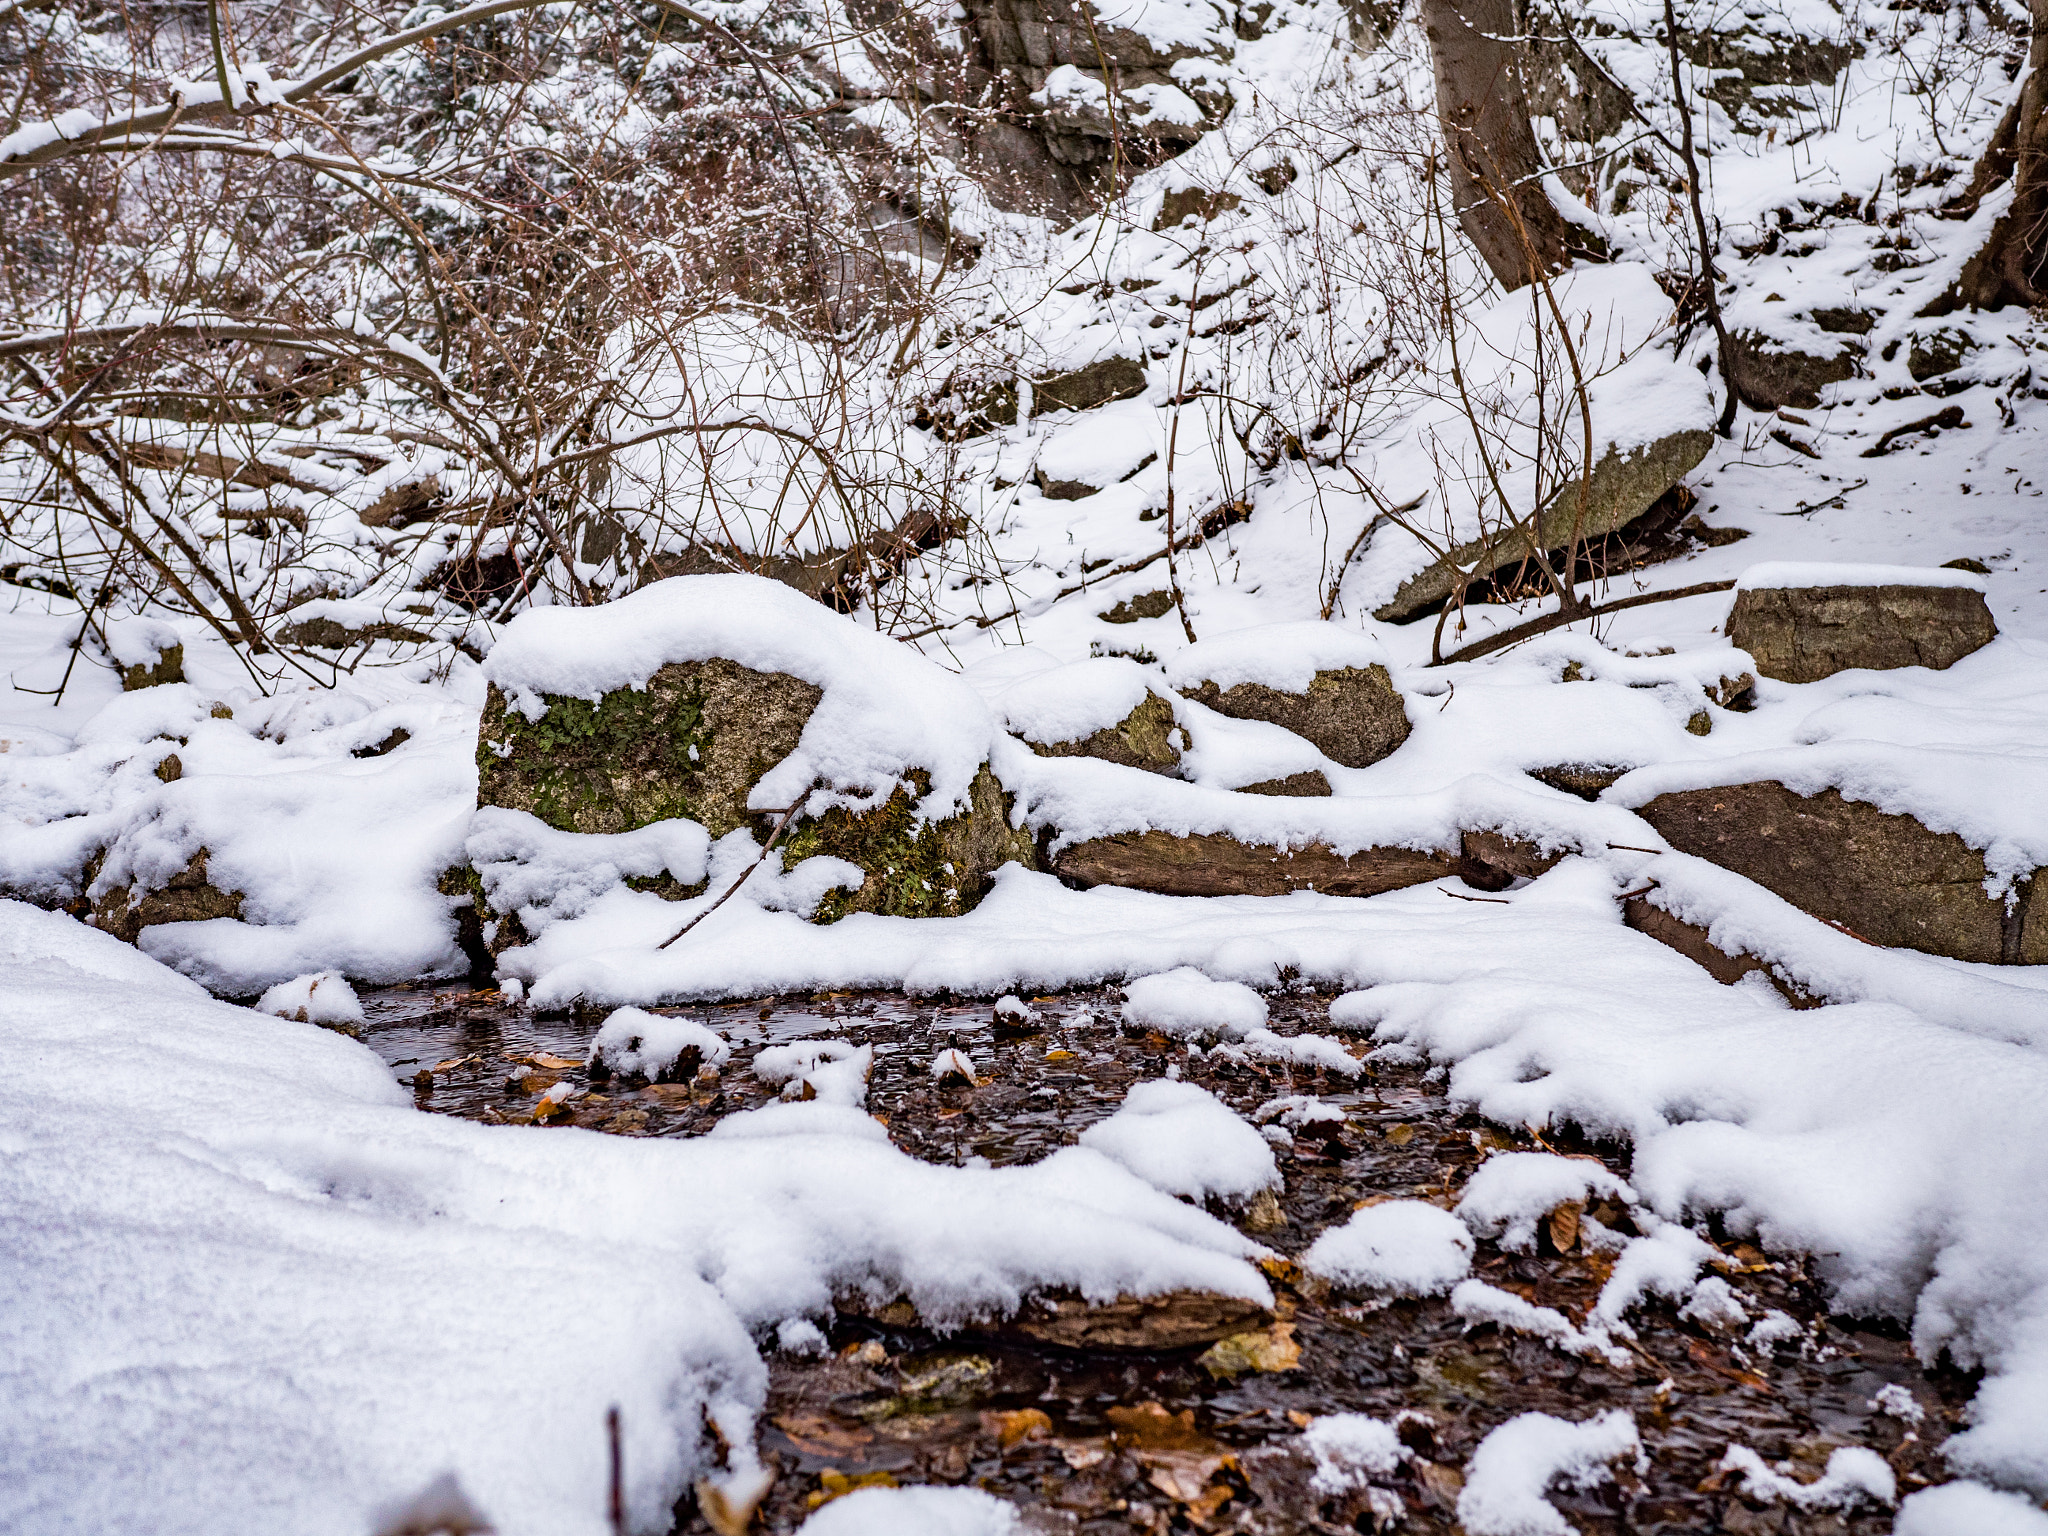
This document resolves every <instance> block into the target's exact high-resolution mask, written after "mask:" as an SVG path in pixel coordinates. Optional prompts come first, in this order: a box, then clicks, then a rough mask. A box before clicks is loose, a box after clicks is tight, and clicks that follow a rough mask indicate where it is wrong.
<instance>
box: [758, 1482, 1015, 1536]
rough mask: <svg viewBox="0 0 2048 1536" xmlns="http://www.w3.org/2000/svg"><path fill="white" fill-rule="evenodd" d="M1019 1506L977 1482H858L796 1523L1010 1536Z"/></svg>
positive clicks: (804, 1530)
mask: <svg viewBox="0 0 2048 1536" xmlns="http://www.w3.org/2000/svg"><path fill="white" fill-rule="evenodd" d="M1019 1529H1021V1522H1020V1520H1019V1519H1018V1516H1017V1511H1016V1510H1015V1509H1014V1508H1013V1507H1012V1506H1010V1505H1008V1504H1006V1503H1004V1502H1003V1501H1002V1500H1001V1499H999V1498H997V1497H996V1496H995V1495H994V1494H992V1493H983V1492H982V1491H981V1490H980V1489H979V1488H861V1489H858V1490H856V1491H855V1492H853V1493H849V1494H846V1495H845V1496H844V1497H841V1498H837V1499H834V1500H833V1501H832V1502H831V1503H829V1504H827V1505H826V1506H825V1507H824V1508H823V1509H821V1510H819V1511H818V1512H817V1513H816V1514H814V1515H812V1516H811V1517H810V1519H808V1520H806V1521H805V1522H804V1523H803V1524H802V1525H800V1526H798V1527H797V1530H798V1533H799V1536H1011V1533H1012V1532H1015V1531H1017V1530H1019Z"/></svg>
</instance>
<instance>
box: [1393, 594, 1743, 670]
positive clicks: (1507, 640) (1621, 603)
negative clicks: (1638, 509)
mask: <svg viewBox="0 0 2048 1536" xmlns="http://www.w3.org/2000/svg"><path fill="white" fill-rule="evenodd" d="M1734 586H1735V583H1734V582H1733V581H1732V580H1730V581H1702V582H1698V583H1695V584H1694V585H1692V586H1690V587H1674V588H1672V590H1671V591H1669V592H1642V593H1638V594H1637V595H1636V596H1634V597H1624V598H1619V599H1617V600H1616V601H1614V602H1611V603H1598V604H1596V605H1594V606H1593V607H1591V608H1581V609H1580V610H1579V611H1578V612H1577V613H1562V612H1560V613H1546V614H1544V615H1543V616H1542V617H1541V618H1535V619H1531V620H1529V622H1528V623H1526V624H1517V625H1516V626H1515V627H1514V628H1513V629H1504V630H1502V631H1501V632H1500V633H1499V634H1497V635H1488V636H1487V637H1486V638H1485V639H1484V640H1474V641H1473V642H1472V643H1471V644H1470V645H1466V646H1460V647H1459V648H1458V649H1457V650H1455V651H1453V652H1451V654H1450V655H1448V656H1446V657H1444V659H1443V660H1442V661H1433V662H1431V663H1430V665H1431V666H1433V667H1447V666H1449V665H1450V664H1451V663H1452V662H1454V661H1476V660H1478V659H1479V658H1480V657H1481V656H1489V655H1491V654H1492V653H1493V652H1495V651H1501V650H1506V649H1507V648H1508V647H1509V646H1511V645H1514V644H1516V643H1517V642H1519V641H1522V640H1527V639H1529V638H1530V637H1531V636H1532V635H1540V634H1542V633H1544V631H1546V630H1552V629H1558V628H1560V627H1562V626H1563V625H1566V624H1576V623H1578V622H1579V620H1581V619H1597V618H1599V617H1600V615H1602V614H1603V613H1619V612H1621V610H1622V609H1624V608H1641V607H1642V606H1643V605H1644V604H1646V603H1668V602H1671V601H1673V600H1674V599H1677V598H1681V597H1701V596H1704V595H1705V594H1706V593H1709V592H1728V591H1732V590H1733V589H1734Z"/></svg>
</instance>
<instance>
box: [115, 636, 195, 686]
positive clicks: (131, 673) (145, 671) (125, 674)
mask: <svg viewBox="0 0 2048 1536" xmlns="http://www.w3.org/2000/svg"><path fill="white" fill-rule="evenodd" d="M183 681H185V647H184V646H183V645H167V646H165V647H163V648H162V649H161V650H159V651H158V652H157V653H156V660H155V661H153V662H137V663H135V664H134V665H133V666H124V667H122V668H121V691H122V692H123V693H134V692H136V691H137V690H138V689H142V688H160V687H162V686H163V685H164V684H166V683H182V682H183Z"/></svg>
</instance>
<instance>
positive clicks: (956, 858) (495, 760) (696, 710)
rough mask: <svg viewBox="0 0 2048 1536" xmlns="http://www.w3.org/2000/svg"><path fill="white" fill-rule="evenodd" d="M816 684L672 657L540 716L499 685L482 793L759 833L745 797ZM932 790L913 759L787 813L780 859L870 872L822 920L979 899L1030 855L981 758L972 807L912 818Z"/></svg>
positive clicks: (605, 815)
mask: <svg viewBox="0 0 2048 1536" xmlns="http://www.w3.org/2000/svg"><path fill="white" fill-rule="evenodd" d="M822 696H823V695H822V693H821V692H820V690H819V689H818V688H817V687H816V686H815V685H813V684H811V683H807V682H804V681H803V680H802V679H801V678H795V677H791V676H788V675H787V674H785V673H780V672H756V671H754V670H752V669H751V668H748V667H743V666H741V665H739V663H737V662H733V661H727V660H724V659H715V660H712V661H705V662H671V663H670V664H669V665H667V666H665V667H663V668H661V669H660V670H659V671H657V672H656V673H655V674H654V675H653V676H652V677H651V678H649V679H648V681H647V685H646V687H645V688H644V689H631V688H621V689H617V690H614V691H613V692H611V693H607V694H606V695H604V697H603V698H602V699H600V700H599V701H598V702H597V703H596V704H595V705H593V704H591V703H590V702H589V701H588V700H585V699H574V698H565V697H558V696H554V695H549V696H547V702H548V710H547V712H546V713H545V714H543V715H542V716H541V718H540V719H539V720H537V721H529V720H528V719H527V718H526V717H525V716H524V715H523V714H521V713H520V712H519V711H518V710H515V709H511V708H509V707H508V705H507V701H506V699H505V697H504V695H503V694H502V693H500V692H499V690H498V689H496V688H495V687H494V688H492V690H491V692H490V697H489V700H488V702H487V703H486V705H485V707H484V715H483V721H482V724H481V728H480V731H479V735H478V743H477V769H478V791H477V793H478V799H479V801H480V802H481V803H482V804H484V805H500V806H506V807H508V808H510V809H512V810H520V811H527V812H529V813H531V814H532V815H534V816H537V817H539V818H540V819H541V820H542V821H544V822H546V823H547V824H548V825H549V826H552V827H556V828H559V829H561V830H562V831H565V832H629V831H631V830H633V829H634V828H635V827H644V826H647V825H648V824H649V823H651V822H656V821H665V820H668V819H670V818H673V817H684V818H687V819H689V820H691V821H696V822H699V823H701V824H702V825H703V826H704V828H705V829H706V830H707V831H709V832H710V833H711V835H712V836H713V837H714V838H716V837H722V836H724V835H725V834H726V833H728V832H731V831H733V830H735V829H736V828H740V827H747V828H751V829H752V830H754V831H755V832H756V833H757V834H763V833H765V832H766V831H767V830H768V827H769V826H770V824H772V822H773V821H774V820H775V819H776V818H774V817H772V816H769V815H767V814H765V813H762V812H755V811H749V810H748V809H747V796H748V794H749V793H750V792H751V791H752V789H753V787H754V784H755V783H756V782H757V781H758V780H759V779H760V777H761V776H762V775H763V774H764V773H766V772H767V771H768V770H769V769H770V768H773V767H774V766H775V765H776V764H777V763H779V762H781V761H782V759H783V758H785V757H787V756H788V755H789V754H790V753H791V752H792V751H794V750H795V748H796V744H797V740H798V738H799V737H800V736H801V735H802V734H803V729H804V725H805V723H806V722H807V721H808V720H809V719H810V717H811V712H812V711H813V710H814V709H816V708H817V705H818V701H819V699H820V698H821V697H822ZM930 790H931V781H930V779H929V778H928V777H927V776H926V775H925V774H924V772H923V770H921V769H913V770H911V772H910V773H909V774H908V775H907V776H906V779H905V782H904V783H902V784H900V785H898V787H897V789H896V791H895V792H894V793H893V794H892V795H890V796H889V798H888V799H886V800H885V801H883V802H882V804H881V805H879V806H877V807H875V808H874V809H872V810H869V811H865V812H861V813H859V814H855V813H853V812H852V811H849V810H846V809H844V808H834V809H832V810H830V811H827V812H826V813H825V814H824V815H823V816H821V817H818V818H815V819H807V820H803V821H799V822H797V823H796V824H795V825H794V827H793V828H792V829H791V830H790V832H789V833H788V835H787V836H786V837H785V839H784V840H783V843H782V845H781V852H782V856H783V861H784V864H785V866H786V867H794V866H795V865H796V864H798V863H800V862H801V861H803V860H804V859H807V858H811V857H813V856H815V855H819V854H825V855H829V856H831V857H834V858H840V859H845V860H847V861H849V862H850V863H853V864H856V865H858V866H859V867H860V868H861V869H862V870H863V871H864V872H865V874H866V879H865V880H864V881H863V883H862V884H861V885H860V887H859V888H858V889H856V890H840V891H834V892H832V893H830V894H828V895H827V896H826V897H825V899H824V901H823V902H822V903H821V904H820V906H819V909H818V911H817V914H816V917H817V920H818V921H820V922H832V921H835V920H837V919H838V918H840V917H844V916H845V915H847V914H848V913H850V912H882V913H887V914H889V915H891V916H896V917H941V916H954V915H957V914H959V913H961V912H966V911H969V910H971V909H972V908H973V907H974V905H975V904H976V903H977V902H978V901H980V899H981V898H982V896H983V895H985V894H986V893H987V891H988V888H989V885H990V883H991V880H990V877H991V875H992V874H993V872H994V871H995V869H996V868H997V867H998V866H1000V865H1001V864H1003V863H1005V862H1006V861H1008V860H1011V859H1016V860H1018V861H1020V862H1022V863H1024V864H1026V865H1027V866H1033V867H1035V865H1036V862H1037V861H1036V856H1035V847H1034V844H1033V841H1032V839H1031V836H1030V834H1029V833H1027V832H1024V831H1021V830H1019V829H1016V828H1013V827H1011V825H1010V816H1009V810H1010V807H1009V797H1008V796H1007V795H1006V794H1005V793H1004V792H1003V789H1002V786H1001V785H1000V784H998V783H997V782H996V778H995V775H994V774H992V773H991V772H989V770H988V768H987V767H986V766H984V767H983V768H982V769H981V771H980V773H979V774H978V775H977V776H976V778H975V780H974V783H973V785H972V788H971V790H970V794H969V800H970V805H969V807H968V809H966V810H963V811H960V812H957V813H956V814H954V815H952V816H948V817H943V818H936V817H928V816H924V815H922V814H921V802H922V801H923V800H924V799H925V797H926V796H927V795H928V794H929V793H930ZM662 894H664V895H673V896H685V895H691V894H695V893H694V892H693V891H685V890H682V889H680V888H678V889H676V890H675V891H673V892H670V891H666V890H665V891H663V893H662Z"/></svg>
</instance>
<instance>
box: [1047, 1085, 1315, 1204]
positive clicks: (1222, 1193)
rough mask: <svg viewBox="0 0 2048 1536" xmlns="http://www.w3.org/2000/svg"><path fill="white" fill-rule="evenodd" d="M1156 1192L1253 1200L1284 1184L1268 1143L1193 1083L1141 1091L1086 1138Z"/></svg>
mask: <svg viewBox="0 0 2048 1536" xmlns="http://www.w3.org/2000/svg"><path fill="white" fill-rule="evenodd" d="M1080 1143H1081V1145H1082V1146H1084V1147H1088V1148H1091V1149H1092V1150H1094V1151H1097V1152H1100V1153H1102V1154H1103V1155H1104V1156H1105V1157H1109V1158H1113V1159H1115V1160H1116V1161H1117V1162H1119V1163H1121V1164H1123V1166H1124V1167H1126V1168H1128V1169H1130V1170H1131V1172H1132V1173H1135V1174H1136V1175H1137V1176H1138V1177H1139V1178H1141V1179H1143V1180H1144V1181H1145V1182H1146V1183H1147V1184H1150V1185H1151V1186H1152V1187H1153V1188H1154V1189H1162V1190H1165V1191H1166V1193H1168V1194H1170V1195H1183V1196H1185V1197H1187V1198H1188V1199H1190V1200H1202V1199H1205V1198H1207V1197H1208V1196H1210V1195H1215V1196H1217V1197H1219V1198H1221V1199H1224V1200H1247V1199H1249V1198H1251V1196H1253V1195H1255V1194H1257V1193H1258V1192H1259V1191H1260V1190H1262V1189H1268V1188H1271V1187H1272V1186H1273V1185H1275V1184H1277V1183H1279V1182H1280V1169H1279V1166H1278V1165H1277V1164H1276V1163H1275V1162H1274V1161H1273V1149H1272V1148H1271V1147H1270V1146H1268V1145H1267V1144H1266V1139H1265V1138H1264V1137H1263V1136H1261V1135H1260V1134H1259V1133H1258V1132H1257V1131H1255V1130H1253V1129H1252V1128H1251V1127H1250V1126H1249V1125H1247V1124H1245V1122H1244V1121H1242V1120H1240V1119H1239V1118H1238V1117H1237V1116H1236V1115H1235V1114H1234V1113H1232V1112H1231V1110H1230V1109H1229V1108H1228V1107H1227V1106H1226V1105H1224V1103H1223V1102H1222V1101H1221V1100H1220V1099H1218V1098H1217V1097H1216V1096H1215V1095H1214V1094H1212V1093H1210V1092H1209V1091H1208V1090H1207V1089H1204V1088H1197V1087H1196V1086H1195V1085H1194V1084H1193V1083H1179V1082H1173V1081H1171V1080H1169V1079H1167V1078H1157V1079H1155V1080H1153V1081H1152V1082H1149V1083H1139V1084H1137V1085H1136V1086H1135V1087H1133V1088H1132V1089H1131V1091H1130V1092H1129V1093H1127V1094H1125V1095H1124V1102H1123V1105H1122V1107H1121V1108H1119V1109H1118V1110H1117V1112H1116V1113H1115V1114H1113V1115H1111V1116H1110V1117H1109V1118H1108V1119H1107V1120H1100V1121H1097V1122H1096V1123H1095V1124H1094V1125H1091V1126H1089V1127H1088V1129H1087V1130H1085V1131H1083V1132H1082V1133H1081V1136H1080Z"/></svg>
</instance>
